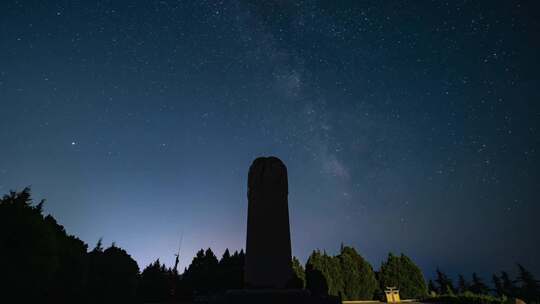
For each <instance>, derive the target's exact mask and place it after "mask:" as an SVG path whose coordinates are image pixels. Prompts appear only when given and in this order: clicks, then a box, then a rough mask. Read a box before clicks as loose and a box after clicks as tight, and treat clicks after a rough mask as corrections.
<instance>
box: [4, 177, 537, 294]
mask: <svg viewBox="0 0 540 304" xmlns="http://www.w3.org/2000/svg"><path fill="white" fill-rule="evenodd" d="M43 204H44V201H40V202H38V203H37V204H35V203H34V202H33V201H32V199H31V195H30V190H29V189H28V188H26V189H24V190H23V191H20V192H10V193H9V194H7V195H5V196H4V197H3V198H1V199H0V270H1V274H2V275H1V276H0V287H1V288H2V290H1V292H0V299H2V298H4V299H17V300H18V301H19V302H24V301H30V300H39V301H42V302H55V303H67V302H82V303H85V302H88V303H90V302H113V301H114V302H127V301H130V302H140V301H144V302H163V301H180V300H189V299H193V298H199V299H204V298H205V297H206V298H209V297H212V296H215V295H219V294H222V293H224V292H225V291H226V290H230V289H241V288H243V281H244V277H243V276H244V261H245V254H244V252H243V250H240V251H235V252H234V253H232V254H231V252H230V251H229V250H228V249H226V250H225V252H224V253H223V255H222V256H221V257H220V258H218V257H217V256H216V255H215V254H214V252H213V251H212V250H211V249H210V248H208V249H206V250H203V249H201V250H199V251H198V252H197V254H196V255H195V257H193V259H192V261H191V263H190V265H189V266H188V267H187V268H185V269H184V270H183V272H182V273H180V272H179V271H178V269H177V265H178V261H179V257H178V256H177V258H176V261H175V265H174V266H172V267H167V266H166V265H165V264H164V263H162V262H161V261H160V260H159V259H158V260H156V261H155V262H152V263H151V264H150V265H148V266H146V267H145V268H144V269H143V270H142V271H140V269H139V267H138V265H137V263H136V261H135V260H134V259H133V258H132V257H131V256H130V255H129V254H128V253H127V252H126V251H125V250H124V249H122V248H120V247H118V246H116V245H115V244H114V243H113V244H111V245H110V246H109V247H107V248H104V247H103V244H102V242H101V240H99V241H98V242H97V244H96V246H95V247H94V248H93V249H92V250H88V245H86V244H85V243H84V242H83V241H81V240H80V239H78V238H76V237H74V236H71V235H68V234H67V233H66V231H65V229H64V227H63V226H61V225H60V224H58V223H57V222H56V220H55V219H54V218H53V217H52V216H51V215H46V216H44V215H43ZM518 268H519V269H518V270H519V275H518V276H517V277H516V278H515V279H511V278H510V277H509V275H508V273H506V272H501V273H500V274H496V275H494V276H493V278H492V279H493V286H494V288H492V289H490V288H489V287H488V286H487V285H486V284H485V283H484V282H483V281H482V279H481V278H480V277H479V276H478V275H477V274H476V273H473V275H472V278H471V280H470V282H469V281H468V280H466V279H465V277H463V276H461V275H460V276H459V279H458V282H457V284H456V285H454V282H453V281H452V280H451V279H450V278H449V277H448V276H447V275H446V274H445V273H443V272H442V271H441V270H439V269H437V272H436V279H435V280H434V281H433V280H429V283H427V284H426V280H425V279H424V275H423V274H422V271H421V270H420V268H419V267H418V266H416V265H415V264H414V262H413V261H412V260H411V259H410V258H409V257H407V256H405V255H403V254H401V255H393V254H389V255H388V257H387V259H386V260H385V261H384V262H383V263H382V265H381V266H380V268H379V269H378V270H374V269H373V267H372V266H371V265H370V264H369V262H368V261H366V260H365V259H364V258H363V257H362V256H361V255H360V254H359V253H358V252H357V251H356V249H354V248H353V247H350V246H344V245H342V246H341V248H340V250H339V253H338V254H336V255H333V256H332V255H329V254H327V253H326V252H324V251H320V250H315V251H313V252H312V254H311V255H310V256H309V258H308V260H307V262H306V264H305V265H302V263H300V261H299V260H298V259H297V258H296V257H293V259H292V269H293V273H294V275H293V278H292V279H291V280H290V282H289V286H288V287H289V288H306V289H308V290H310V291H311V292H312V293H314V294H319V295H331V296H335V297H339V298H341V299H342V300H371V299H383V297H384V289H385V288H386V287H388V286H392V287H397V288H399V290H400V295H401V297H402V298H415V299H425V300H426V301H429V300H430V299H432V300H433V301H438V302H452V303H462V302H469V303H492V302H497V301H499V302H500V301H501V299H503V298H504V297H519V298H522V299H524V300H525V301H527V303H529V302H535V301H536V302H538V299H539V284H538V281H536V280H535V278H534V277H533V275H532V273H530V272H529V271H527V270H526V269H525V268H524V267H523V266H521V265H519V266H518ZM471 295H482V296H475V297H471ZM495 297H497V298H495ZM458 300H459V301H458ZM460 301H461V302H460Z"/></svg>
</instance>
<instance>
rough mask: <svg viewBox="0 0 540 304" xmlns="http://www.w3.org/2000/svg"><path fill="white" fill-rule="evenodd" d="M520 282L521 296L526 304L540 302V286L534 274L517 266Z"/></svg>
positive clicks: (521, 266)
mask: <svg viewBox="0 0 540 304" xmlns="http://www.w3.org/2000/svg"><path fill="white" fill-rule="evenodd" d="M517 266H518V276H517V281H518V282H519V284H520V286H519V296H520V297H521V298H522V299H523V300H525V302H526V303H530V302H540V285H539V283H538V281H537V280H536V279H535V278H534V276H533V274H532V273H531V272H530V271H528V270H527V269H525V267H523V265H521V264H517Z"/></svg>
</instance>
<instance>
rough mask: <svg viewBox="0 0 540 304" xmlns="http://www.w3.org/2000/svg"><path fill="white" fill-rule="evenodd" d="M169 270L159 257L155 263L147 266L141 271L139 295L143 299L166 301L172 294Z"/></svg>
mask: <svg viewBox="0 0 540 304" xmlns="http://www.w3.org/2000/svg"><path fill="white" fill-rule="evenodd" d="M168 287H169V271H168V270H167V269H166V268H165V265H164V264H161V263H160V262H159V259H157V260H156V261H155V262H154V263H152V264H150V265H148V266H146V268H145V269H144V270H143V271H142V273H141V279H140V283H139V295H140V296H141V298H142V300H143V301H147V302H160V301H165V300H166V299H167V298H168V297H169V294H170V290H169V288H168Z"/></svg>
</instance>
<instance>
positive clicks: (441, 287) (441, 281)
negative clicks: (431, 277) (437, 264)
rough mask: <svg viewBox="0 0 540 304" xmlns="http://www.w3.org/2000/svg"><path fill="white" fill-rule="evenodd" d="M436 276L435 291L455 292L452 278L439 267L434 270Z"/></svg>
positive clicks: (440, 292)
mask: <svg viewBox="0 0 540 304" xmlns="http://www.w3.org/2000/svg"><path fill="white" fill-rule="evenodd" d="M436 272H437V278H436V279H435V282H436V283H437V285H438V286H437V292H438V293H439V294H454V293H455V292H456V290H455V288H454V284H453V283H452V280H451V279H450V278H449V277H448V276H447V275H446V274H445V273H444V272H442V271H441V270H440V269H439V268H437V270H436Z"/></svg>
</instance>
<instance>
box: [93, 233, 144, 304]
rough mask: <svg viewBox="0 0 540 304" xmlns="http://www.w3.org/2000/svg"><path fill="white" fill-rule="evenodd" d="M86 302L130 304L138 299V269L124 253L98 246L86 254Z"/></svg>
mask: <svg viewBox="0 0 540 304" xmlns="http://www.w3.org/2000/svg"><path fill="white" fill-rule="evenodd" d="M88 264H89V268H88V283H89V287H88V288H89V291H90V296H89V298H90V299H91V300H92V301H96V302H103V301H111V302H112V301H117V302H120V301H133V300H135V299H136V296H137V283H138V277H139V267H138V265H137V262H135V260H133V258H132V257H131V256H130V255H129V254H128V253H127V252H126V251H125V250H123V249H121V248H119V247H117V246H116V245H115V244H112V245H111V246H110V247H109V248H107V249H105V250H103V249H102V248H101V242H98V244H97V245H96V247H95V248H94V250H92V251H91V252H90V253H89V254H88Z"/></svg>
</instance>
